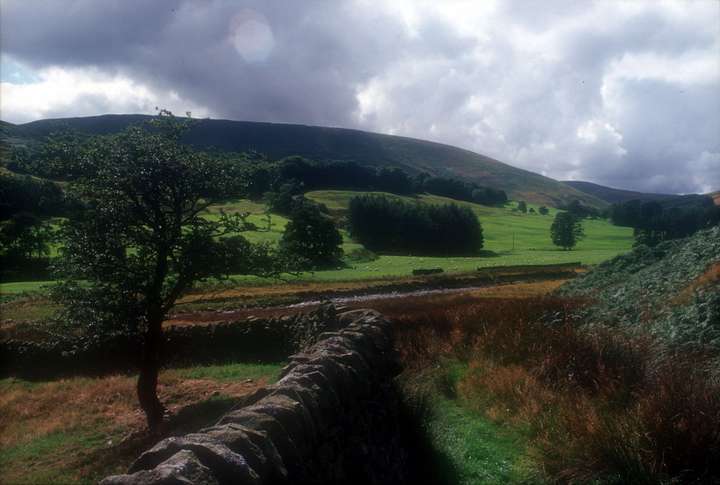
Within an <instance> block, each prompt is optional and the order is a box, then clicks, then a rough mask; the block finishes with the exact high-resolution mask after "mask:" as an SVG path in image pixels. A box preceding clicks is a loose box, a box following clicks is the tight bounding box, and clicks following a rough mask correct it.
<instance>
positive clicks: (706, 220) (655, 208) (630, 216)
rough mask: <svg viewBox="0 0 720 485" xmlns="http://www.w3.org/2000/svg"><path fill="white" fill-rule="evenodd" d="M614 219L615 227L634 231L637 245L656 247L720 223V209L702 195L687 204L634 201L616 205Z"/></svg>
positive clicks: (673, 201) (614, 206) (669, 201)
mask: <svg viewBox="0 0 720 485" xmlns="http://www.w3.org/2000/svg"><path fill="white" fill-rule="evenodd" d="M610 220H611V221H612V223H613V224H615V225H618V226H625V227H632V228H634V230H635V240H636V244H644V245H647V246H655V245H656V244H658V243H660V242H662V241H665V240H669V239H677V238H682V237H687V236H689V235H691V234H694V233H695V232H697V231H698V230H700V229H703V228H706V227H710V226H713V225H716V224H718V223H720V207H718V206H715V204H714V203H713V201H712V199H711V198H710V197H702V196H700V197H691V198H688V199H687V200H686V201H684V202H681V201H676V200H672V199H671V200H667V201H645V202H643V201H640V200H632V201H628V202H624V203H619V204H613V205H612V207H611V208H610Z"/></svg>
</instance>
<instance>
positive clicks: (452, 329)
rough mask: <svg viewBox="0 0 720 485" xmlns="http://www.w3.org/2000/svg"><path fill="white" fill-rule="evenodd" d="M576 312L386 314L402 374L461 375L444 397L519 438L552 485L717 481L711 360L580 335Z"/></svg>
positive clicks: (719, 399) (550, 307)
mask: <svg viewBox="0 0 720 485" xmlns="http://www.w3.org/2000/svg"><path fill="white" fill-rule="evenodd" d="M403 303H404V302H403ZM580 304H581V302H579V301H569V300H562V299H557V298H549V297H543V298H526V299H502V298H498V299H473V298H468V297H462V298H456V299H455V300H454V301H453V302H452V305H449V304H448V302H447V301H441V302H437V301H435V300H433V299H427V300H426V301H425V302H424V304H419V303H418V302H415V304H413V305H408V306H405V305H396V306H395V307H394V308H387V309H386V311H387V312H388V313H391V314H392V315H393V317H394V319H395V321H396V322H397V340H398V343H399V346H400V352H401V355H402V357H403V359H404V361H405V363H406V364H407V365H408V368H409V369H412V370H415V371H418V370H422V369H427V368H437V365H438V364H439V363H442V361H443V359H448V358H450V359H458V360H460V361H462V362H465V363H467V371H466V372H465V373H464V376H463V377H462V378H461V380H460V382H459V383H458V385H457V388H456V389H455V390H454V392H456V393H457V394H458V396H459V397H460V399H462V400H463V402H464V403H466V404H465V405H467V406H469V407H471V408H474V409H476V410H478V411H481V412H483V413H485V414H486V415H487V416H488V417H490V418H492V419H496V420H501V421H505V422H509V423H513V424H522V425H523V426H525V427H529V429H530V430H531V434H532V436H533V440H532V445H533V456H535V458H536V459H537V462H538V463H539V466H540V467H541V468H542V470H543V471H544V473H545V474H546V475H547V476H548V477H549V478H550V479H552V480H556V481H560V482H574V483H585V482H587V481H590V480H592V479H596V478H603V479H606V480H610V481H620V482H622V483H657V482H658V481H662V480H668V479H671V480H682V481H693V480H700V481H710V480H713V479H717V478H718V477H720V383H719V382H718V380H717V376H713V375H712V374H711V373H710V372H709V371H707V370H706V369H707V368H708V367H709V366H708V364H709V359H710V357H709V356H706V355H701V354H689V353H683V354H677V353H673V352H671V351H670V350H669V349H663V348H661V347H660V345H659V344H658V343H657V342H654V341H653V340H651V339H650V338H638V337H632V338H631V337H629V336H627V335H624V334H621V333H619V332H610V331H607V330H600V329H595V330H587V329H586V330H579V327H578V326H577V322H574V317H573V309H574V308H575V307H577V306H578V305H580Z"/></svg>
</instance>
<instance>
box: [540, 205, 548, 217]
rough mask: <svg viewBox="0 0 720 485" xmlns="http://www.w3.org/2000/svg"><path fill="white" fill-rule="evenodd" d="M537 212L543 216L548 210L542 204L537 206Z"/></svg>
mask: <svg viewBox="0 0 720 485" xmlns="http://www.w3.org/2000/svg"><path fill="white" fill-rule="evenodd" d="M538 212H539V213H540V215H543V216H546V215H548V214H549V213H550V211H549V210H548V208H547V207H545V206H544V205H541V206H540V207H539V208H538Z"/></svg>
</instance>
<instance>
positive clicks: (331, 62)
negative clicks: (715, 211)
mask: <svg viewBox="0 0 720 485" xmlns="http://www.w3.org/2000/svg"><path fill="white" fill-rule="evenodd" d="M2 10H3V12H2V13H3V15H2V29H1V31H0V41H1V42H2V52H3V55H5V56H9V58H10V59H12V60H13V61H14V62H17V63H22V64H23V65H25V66H27V67H28V68H29V69H32V70H34V71H35V72H36V73H39V74H38V75H39V76H40V77H41V78H43V83H42V84H36V85H35V88H36V89H35V91H32V89H33V88H32V86H28V87H27V88H25V89H21V87H19V86H15V85H10V84H4V85H3V89H4V91H6V94H7V93H11V94H12V95H13V96H23V95H24V96H28V97H30V96H32V98H33V99H28V102H26V103H23V102H20V101H17V100H13V103H5V102H4V103H3V104H4V105H5V106H9V107H10V108H6V109H4V111H5V113H3V116H4V117H6V114H7V113H8V112H9V113H10V114H11V117H12V116H15V117H16V118H17V119H28V118H29V117H32V116H38V115H39V116H50V115H53V116H60V115H72V114H90V113H93V111H92V110H96V111H95V112H98V111H123V110H134V111H147V110H149V109H151V106H154V105H155V104H160V105H163V106H169V105H173V106H175V105H187V107H188V109H197V110H199V111H200V112H201V113H208V114H211V115H212V116H214V117H225V118H231V119H248V120H261V121H278V122H296V123H306V124H320V125H334V126H347V127H357V128H364V129H369V130H375V131H381V132H388V133H395V134H402V135H409V136H416V137H420V138H428V139H432V140H437V141H442V142H446V143H451V144H455V145H459V146H462V147H465V148H470V149H473V150H475V151H478V152H480V153H484V154H487V155H490V156H494V157H496V158H499V159H501V160H503V161H506V162H508V163H511V164H514V165H518V166H522V167H523V168H527V169H530V170H534V171H538V172H543V173H545V174H547V175H549V176H552V177H555V178H560V179H564V178H575V179H587V180H592V181H595V182H598V183H605V184H610V185H613V186H617V187H622V188H633V189H641V190H654V191H675V192H691V191H700V190H708V189H710V188H715V189H717V188H720V168H717V167H716V166H717V165H718V164H720V141H718V138H719V137H718V133H720V126H719V125H720V114H718V113H720V94H719V93H720V89H719V88H720V32H719V30H720V4H718V3H716V2H715V1H712V0H710V1H708V2H678V3H663V4H658V3H656V2H651V1H647V2H597V3H589V2H575V1H569V0H568V1H565V0H556V1H553V2H531V1H525V0H516V1H507V0H506V1H502V2H498V3H497V5H493V3H491V2H481V3H474V2H462V1H454V0H448V1H443V2H426V1H424V0H413V1H406V2H403V1H396V2H370V1H368V0H352V1H350V0H348V1H333V2H328V1H322V0H310V1H303V2H294V1H293V2H288V1H280V0H247V1H231V0H193V1H190V0H154V1H152V2H147V1H140V0H123V1H120V0H108V1H102V2H101V1H97V0H69V1H63V2H59V1H51V0H47V1H42V0H38V1H28V0H6V1H3V2H2ZM53 66H54V67H55V70H51V69H50V68H51V67H53ZM43 76H44V77H43ZM73 86H76V89H74V88H73ZM41 90H44V91H42V92H41ZM53 91H55V93H54V94H53ZM28 93H40V94H42V95H32V94H28ZM134 93H138V94H137V95H134ZM63 96H64V97H66V98H69V99H70V101H62V99H63V98H62V97H63ZM35 98H37V99H35ZM33 101H35V102H33ZM23 106H27V109H26V113H25V114H24V115H23V113H21V110H22V109H23ZM30 107H34V108H33V109H31V108H30ZM649 174H650V175H649Z"/></svg>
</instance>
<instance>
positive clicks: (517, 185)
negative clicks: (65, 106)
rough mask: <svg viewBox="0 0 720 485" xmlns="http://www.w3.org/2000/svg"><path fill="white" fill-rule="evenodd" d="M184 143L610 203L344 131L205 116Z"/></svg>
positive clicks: (11, 139)
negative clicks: (351, 163) (392, 169)
mask: <svg viewBox="0 0 720 485" xmlns="http://www.w3.org/2000/svg"><path fill="white" fill-rule="evenodd" d="M149 118H150V117H149V116H145V115H102V116H90V117H83V118H62V119H52V120H40V121H34V122H31V123H25V124H21V125H13V124H11V123H6V122H3V123H2V124H0V135H1V136H2V138H3V140H4V141H5V142H6V143H11V144H16V145H17V144H32V143H34V142H37V141H40V140H41V139H42V138H43V137H45V136H47V135H48V134H50V133H52V132H54V131H57V130H59V129H63V128H70V129H73V130H76V131H79V132H82V133H88V134H108V133H114V132H117V131H120V130H122V129H123V128H125V127H126V126H128V125H130V124H133V123H138V122H141V121H144V120H147V119H149ZM186 141H187V142H188V143H191V144H192V145H194V146H196V147H198V148H201V149H209V148H215V149H217V150H221V151H233V152H243V151H248V150H255V151H257V152H260V153H264V154H266V155H267V156H268V157H270V158H271V159H279V158H283V157H287V156H290V155H301V156H304V157H307V158H311V159H315V160H346V161H355V162H358V163H361V164H364V165H374V166H386V165H388V166H397V167H400V168H403V169H405V170H407V171H408V172H410V173H418V172H421V171H427V172H429V173H431V174H433V175H442V176H454V177H459V178H464V179H468V180H471V181H474V182H477V183H478V184H481V185H485V186H489V187H494V188H498V189H503V190H505V191H506V192H507V193H508V195H509V196H510V197H511V198H513V199H517V200H527V201H530V202H534V203H537V204H546V205H550V206H558V205H561V204H567V203H568V202H570V201H572V200H574V199H577V200H580V201H581V202H582V203H583V204H585V205H589V206H593V207H597V208H602V207H605V206H606V205H607V204H606V202H605V201H603V200H601V199H600V198H598V197H596V196H594V195H591V194H587V193H585V192H581V191H578V190H575V189H574V188H573V187H571V186H568V185H566V184H563V183H561V182H558V181H556V180H553V179H551V178H548V177H544V176H542V175H538V174H536V173H533V172H529V171H527V170H522V169H519V168H516V167H512V166H510V165H507V164H505V163H502V162H499V161H497V160H494V159H492V158H489V157H486V156H483V155H480V154H477V153H474V152H471V151H469V150H463V149H460V148H457V147H453V146H450V145H444V144H441V143H433V142H429V141H424V140H418V139H414V138H406V137H401V136H391V135H381V134H378V133H370V132H365V131H359V130H349V129H343V128H327V127H318V126H305V125H292V124H281V123H257V122H249V121H228V120H209V119H205V120H198V121H197V122H196V124H195V125H194V127H193V128H192V129H191V130H190V131H189V133H188V135H187V137H186Z"/></svg>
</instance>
